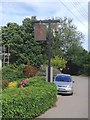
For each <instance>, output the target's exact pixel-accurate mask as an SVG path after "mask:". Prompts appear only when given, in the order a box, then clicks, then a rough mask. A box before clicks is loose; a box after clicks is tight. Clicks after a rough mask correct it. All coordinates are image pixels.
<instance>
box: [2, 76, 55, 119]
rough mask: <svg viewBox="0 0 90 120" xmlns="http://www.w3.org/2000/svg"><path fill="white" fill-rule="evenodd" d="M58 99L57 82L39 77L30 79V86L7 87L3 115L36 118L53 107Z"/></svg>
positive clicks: (3, 95) (6, 116)
mask: <svg viewBox="0 0 90 120" xmlns="http://www.w3.org/2000/svg"><path fill="white" fill-rule="evenodd" d="M56 100H57V89H56V86H55V84H53V83H47V82H45V81H44V80H41V79H40V78H39V77H38V80H37V78H36V79H35V81H34V80H33V79H29V86H28V87H24V88H12V89H6V90H4V91H3V94H2V117H3V119H4V118H14V119H15V118H18V119H19V118H29V119H31V118H35V117H37V116H39V115H40V114H42V113H44V112H45V111H46V110H47V109H49V108H51V107H52V106H53V105H54V104H55V102H56Z"/></svg>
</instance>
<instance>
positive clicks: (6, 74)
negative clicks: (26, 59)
mask: <svg viewBox="0 0 90 120" xmlns="http://www.w3.org/2000/svg"><path fill="white" fill-rule="evenodd" d="M23 68H24V65H19V66H17V65H15V64H14V65H9V66H4V67H3V68H2V79H3V80H8V81H10V82H12V81H15V80H17V79H21V78H24V74H23Z"/></svg>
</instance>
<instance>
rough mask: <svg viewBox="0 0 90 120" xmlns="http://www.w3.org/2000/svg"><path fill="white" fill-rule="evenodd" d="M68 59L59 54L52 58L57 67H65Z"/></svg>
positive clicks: (52, 62)
mask: <svg viewBox="0 0 90 120" xmlns="http://www.w3.org/2000/svg"><path fill="white" fill-rule="evenodd" d="M66 63H67V61H66V60H65V59H64V58H59V57H58V56H55V58H53V59H51V64H52V65H53V66H55V67H56V68H58V69H60V68H65V65H66Z"/></svg>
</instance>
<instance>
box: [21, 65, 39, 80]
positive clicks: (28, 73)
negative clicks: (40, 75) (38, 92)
mask: <svg viewBox="0 0 90 120" xmlns="http://www.w3.org/2000/svg"><path fill="white" fill-rule="evenodd" d="M23 72H24V75H25V77H27V78H29V77H32V76H35V75H36V73H37V72H38V69H37V68H36V67H33V66H29V65H26V66H25V67H24V69H23Z"/></svg>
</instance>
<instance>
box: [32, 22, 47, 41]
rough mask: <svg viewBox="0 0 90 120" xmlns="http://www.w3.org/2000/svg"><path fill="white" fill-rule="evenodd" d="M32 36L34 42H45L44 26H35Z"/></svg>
mask: <svg viewBox="0 0 90 120" xmlns="http://www.w3.org/2000/svg"><path fill="white" fill-rule="evenodd" d="M34 36H35V40H36V41H45V40H46V25H44V24H41V23H40V24H35V27H34Z"/></svg>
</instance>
